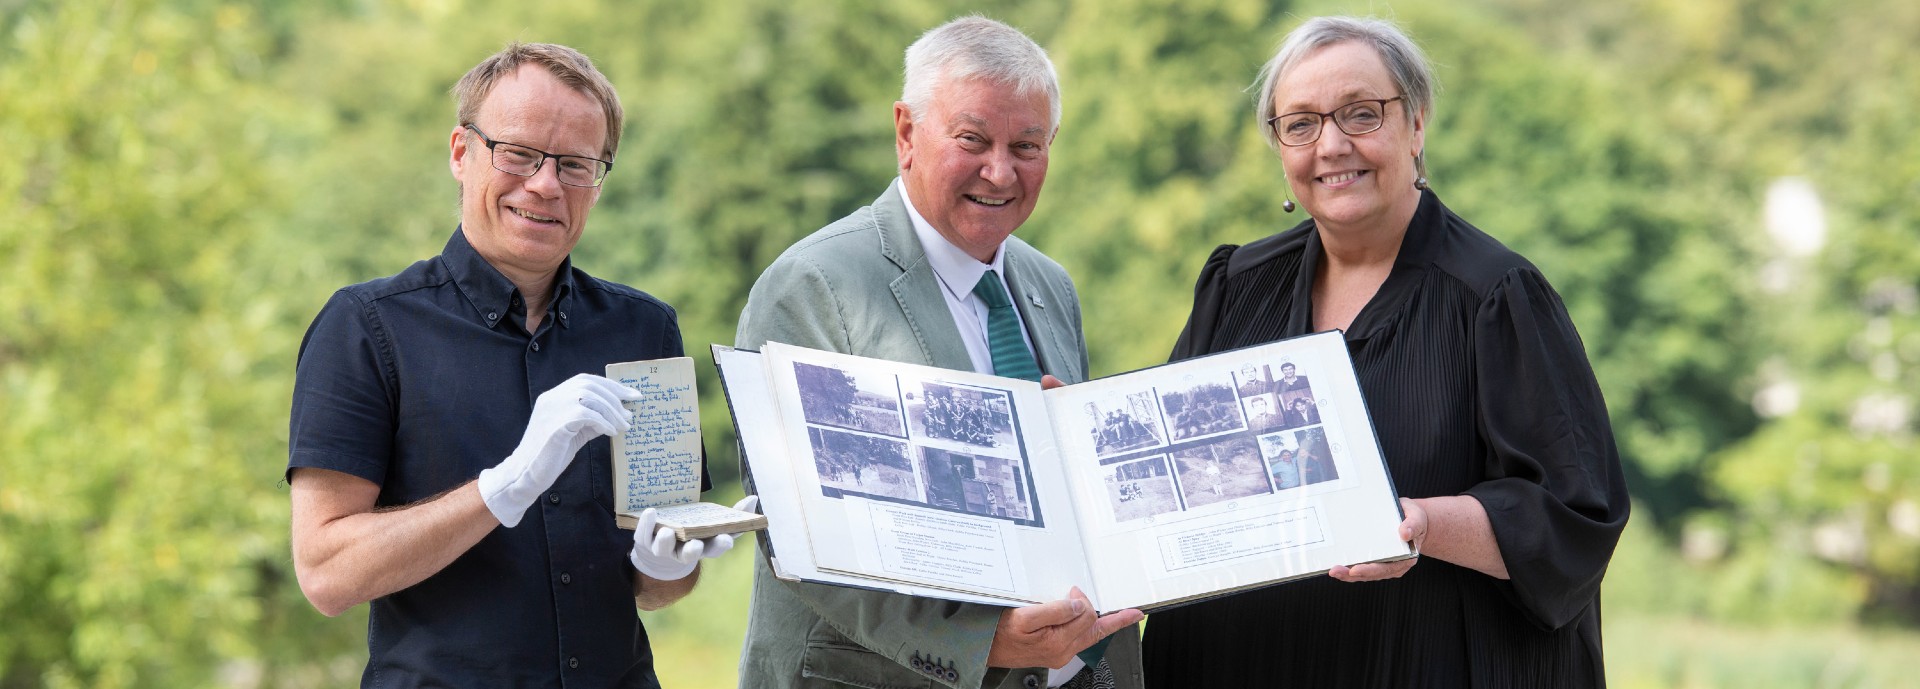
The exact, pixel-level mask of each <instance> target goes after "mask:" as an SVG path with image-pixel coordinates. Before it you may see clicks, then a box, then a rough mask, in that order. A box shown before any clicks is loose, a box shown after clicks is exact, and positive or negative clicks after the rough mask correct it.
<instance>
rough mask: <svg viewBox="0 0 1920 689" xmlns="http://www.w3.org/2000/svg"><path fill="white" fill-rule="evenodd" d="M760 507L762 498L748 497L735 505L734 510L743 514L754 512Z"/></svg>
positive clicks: (756, 496)
mask: <svg viewBox="0 0 1920 689" xmlns="http://www.w3.org/2000/svg"><path fill="white" fill-rule="evenodd" d="M759 507H760V496H758V495H749V496H747V497H744V498H740V502H736V503H733V508H734V509H736V510H740V511H741V512H752V511H754V510H755V509H757V508H759Z"/></svg>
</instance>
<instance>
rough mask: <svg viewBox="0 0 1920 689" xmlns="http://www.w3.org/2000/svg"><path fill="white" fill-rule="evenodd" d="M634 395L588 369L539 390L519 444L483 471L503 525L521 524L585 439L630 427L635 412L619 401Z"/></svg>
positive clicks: (490, 503) (484, 489)
mask: <svg viewBox="0 0 1920 689" xmlns="http://www.w3.org/2000/svg"><path fill="white" fill-rule="evenodd" d="M636 399H640V393H639V392H638V391H636V390H634V389H632V388H629V387H627V386H625V385H621V384H619V383H615V382H613V381H611V380H608V379H606V378H604V377H602V376H596V375H591V374H586V373H582V374H580V375H577V376H574V377H572V378H568V379H567V380H566V382H564V383H561V384H559V385H555V386H553V389H551V390H548V391H546V392H543V393H540V397H539V399H536V400H534V402H533V416H532V417H531V418H529V419H527V432H526V434H525V435H522V436H520V446H519V447H517V448H514V450H513V454H510V455H507V458H506V459H504V460H501V461H500V464H498V465H496V466H494V467H493V468H491V469H487V470H485V471H482V472H480V499H481V500H484V501H486V503H487V510H488V511H490V512H493V516H494V518H495V519H499V520H500V525H501V526H506V527H509V528H511V527H513V526H514V525H517V524H519V523H520V517H521V516H523V515H525V514H526V512H527V508H528V507H532V506H533V502H534V501H535V500H538V499H540V494H541V493H544V492H546V491H547V489H548V488H550V487H552V486H553V481H554V479H558V478H560V472H562V471H566V469H567V465H568V464H571V463H572V462H573V456H574V455H575V454H577V453H579V452H580V448H581V447H583V446H585V445H586V444H587V441H589V440H593V439H594V438H598V437H600V436H603V435H617V434H620V433H625V432H627V427H628V426H630V425H632V423H633V422H632V418H631V417H632V415H631V414H629V413H628V412H627V410H626V408H625V407H622V406H620V403H621V401H623V400H636Z"/></svg>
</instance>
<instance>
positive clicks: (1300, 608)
mask: <svg viewBox="0 0 1920 689" xmlns="http://www.w3.org/2000/svg"><path fill="white" fill-rule="evenodd" d="M1321 256H1322V250H1321V248H1320V240H1319V235H1318V233H1317V232H1316V231H1315V230H1314V226H1313V222H1312V221H1311V220H1308V221H1307V222H1305V223H1302V224H1301V225H1299V226H1297V227H1294V228H1293V229H1291V230H1288V231H1286V232H1282V233H1280V234H1277V235H1274V236H1272V237H1268V238H1266V239H1262V240H1260V241H1257V242H1253V243H1251V244H1248V245H1246V246H1239V247H1236V246H1231V245H1229V246H1222V247H1220V248H1219V249H1216V250H1215V251H1214V252H1213V254H1212V256H1210V257H1209V258H1208V260H1207V262H1206V265H1205V266H1204V267H1203V268H1202V269H1201V274H1200V279H1199V281H1198V284H1197V285H1196V287H1195V293H1194V306H1193V312H1192V315H1191V316H1190V318H1189V321H1188V323H1187V326H1186V329H1185V330H1184V331H1183V332H1182V333H1181V336H1180V339H1179V341H1178V343H1177V344H1176V345H1175V349H1174V352H1173V357H1172V358H1173V359H1176V360H1177V359H1185V358H1189V357H1194V356H1200V355H1204V354H1208V353H1212V352H1218V351H1225V350H1229V349H1235V348H1239V347H1245V346H1250V345H1255V344H1260V343H1264V342H1270V341H1273V340H1277V339H1282V338H1286V337H1293V336H1297V335H1304V334H1308V333H1309V332H1310V329H1311V324H1312V313H1311V310H1312V302H1311V295H1312V287H1313V280H1314V272H1315V269H1316V267H1317V263H1318V262H1319V260H1320V258H1321ZM1345 337H1346V340H1347V346H1348V351H1349V352H1350V353H1351V354H1352V356H1353V360H1354V368H1355V370H1356V372H1357V373H1358V375H1359V379H1360V387H1361V390H1362V392H1363V393H1364V394H1365V395H1366V402H1367V409H1368V412H1369V415H1370V416H1371V418H1372V421H1373V423H1374V425H1375V430H1376V433H1377V435H1378V436H1379V439H1380V443H1381V448H1382V450H1383V451H1384V453H1385V457H1386V461H1387V466H1388V470H1389V472H1390V473H1391V475H1392V479H1393V483H1394V486H1395V488H1396V489H1397V490H1398V492H1399V494H1400V495H1402V496H1405V497H1413V498H1423V497H1435V496H1444V495H1463V494H1464V495H1472V496H1474V497H1475V498H1477V499H1479V500H1480V502H1481V504H1482V505H1484V506H1485V507H1486V509H1487V516H1488V518H1489V520H1490V522H1491V523H1492V526H1493V531H1494V536H1495V539H1496V540H1497V541H1498V543H1499V546H1500V551H1501V555H1502V557H1503V559H1504V560H1505V562H1506V564H1507V568H1508V570H1509V572H1510V573H1511V575H1512V579H1511V580H1507V581H1502V580H1498V579H1494V578H1493V577H1489V576H1487V575H1484V574H1481V573H1479V572H1475V571H1473V570H1469V569H1465V568H1462V567H1458V566H1455V565H1452V564H1449V563H1446V562H1441V561H1439V560H1436V559H1434V558H1431V557H1428V558H1422V559H1421V560H1420V561H1419V562H1418V563H1417V564H1416V565H1415V566H1414V567H1413V569H1411V570H1409V571H1408V572H1407V574H1406V575H1405V576H1403V577H1401V578H1399V579H1396V580H1392V581H1386V582H1372V583H1354V584H1349V583H1343V582H1340V581H1336V580H1333V579H1331V578H1326V577H1317V578H1310V579H1307V580H1302V581H1297V582H1293V583H1288V584H1282V585H1279V586H1274V587H1270V588H1266V589H1260V590H1256V591H1251V592H1246V593H1242V594H1239V595H1235V596H1231V597H1228V598H1224V599H1219V600H1214V601H1208V602H1205V603H1198V604H1194V605H1190V606H1186V607H1182V608H1177V609H1174V610H1168V611H1164V612H1159V613H1155V614H1154V615H1153V616H1151V617H1150V618H1149V619H1148V623H1147V630H1146V637H1145V647H1144V654H1145V662H1146V672H1147V683H1148V686H1149V687H1165V688H1178V687H1296V686H1297V687H1320V686H1337V687H1343V688H1349V687H1382V688H1386V687H1393V688H1404V687H1602V686H1605V684H1606V678H1605V672H1604V667H1603V665H1602V660H1601V643H1600V581H1601V577H1602V576H1603V575H1604V574H1605V572H1606V566H1607V561H1608V559H1609V558H1611V557H1612V553H1613V548H1614V545H1615V544H1616V543H1617V542H1618V541H1619V538H1620V533H1621V530H1622V529H1624V528H1625V526H1626V520H1627V510H1628V501H1627V492H1626V484H1625V479H1624V478H1623V476H1622V474H1621V469H1620V460H1619V455H1618V452H1617V450H1616V449H1615V446H1614V441H1613V432H1612V429H1611V426H1610V424H1609V422H1608V420H1607V414H1606V404H1605V402H1604V400H1603V399H1602V398H1601V394H1600V387H1599V385H1598V383H1597V382H1596V381H1595V379H1594V376H1593V370H1592V367H1591V366H1590V365H1589V364H1588V362H1587V358H1586V352H1585V349H1584V346H1583V345H1582V344H1581V342H1580V336H1579V334H1578V333H1577V332H1575V330H1574V327H1573V323H1572V321H1571V320H1570V319H1569V318H1568V317H1567V313H1566V308H1565V306H1564V305H1563V304H1562V303H1561V300H1560V297H1559V295H1558V294H1557V293H1555V292H1554V290H1553V288H1552V287H1551V286H1550V285H1549V284H1548V283H1547V280H1546V278H1545V277H1543V276H1542V275H1541V274H1540V271H1539V270H1538V269H1536V268H1535V267H1534V266H1533V264H1531V263H1529V262H1528V261H1527V260H1526V259H1525V258H1523V257H1521V256H1520V255H1518V254H1516V253H1514V252H1512V251H1510V250H1508V249H1507V248H1506V247H1505V246H1502V245H1501V244H1500V243H1499V242H1498V241H1497V240H1495V239H1493V238H1492V237H1489V236H1488V235H1486V234H1485V233H1483V232H1481V231H1480V230H1478V229H1477V228H1474V227H1473V226H1472V225H1470V224H1468V223H1467V222H1465V221H1464V220H1461V219H1460V218H1459V217H1458V216H1455V215H1454V214H1453V213H1452V212H1450V211H1448V210H1447V209H1446V207H1445V206H1444V205H1442V204H1441V203H1440V200H1439V198H1438V197H1437V196H1435V195H1434V194H1433V193H1432V192H1430V191H1429V192H1425V193H1423V195H1422V198H1421V202H1420V208H1419V210H1418V211H1417V212H1416V213H1415V215H1414V218H1413V221H1412V222H1411V223H1410V225H1409V227H1408V230H1407V236H1406V238H1405V239H1404V240H1403V241H1402V243H1401V248H1400V253H1399V256H1398V258H1397V259H1396V261H1395V264H1394V267H1393V270H1392V272H1391V273H1390V274H1389V275H1388V277H1387V280H1386V282H1385V283H1384V284H1382V285H1381V287H1380V290H1379V291H1378V292H1377V293H1376V294H1375V295H1374V297H1373V298H1372V300H1371V301H1369V302H1368V303H1367V305H1366V307H1365V308H1364V309H1362V310H1361V312H1360V314H1359V315H1358V316H1357V317H1356V318H1355V319H1354V321H1353V324H1352V327H1351V328H1350V330H1349V331H1348V332H1347V333H1345Z"/></svg>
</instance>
